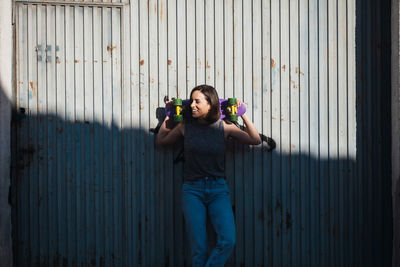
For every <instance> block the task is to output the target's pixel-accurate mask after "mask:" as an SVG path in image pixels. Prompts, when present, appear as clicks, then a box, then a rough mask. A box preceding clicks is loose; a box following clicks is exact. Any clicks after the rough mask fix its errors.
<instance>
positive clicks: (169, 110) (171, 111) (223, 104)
mask: <svg viewBox="0 0 400 267" xmlns="http://www.w3.org/2000/svg"><path fill="white" fill-rule="evenodd" d="M219 104H220V106H219V107H220V112H221V115H220V117H219V118H220V119H221V120H222V119H224V118H225V117H226V116H228V115H229V114H228V111H227V109H226V108H227V107H228V106H229V103H228V99H224V98H220V99H219ZM182 107H183V110H184V111H183V117H184V119H185V118H191V117H192V112H191V110H190V107H189V100H187V99H186V100H183V101H182ZM165 112H166V114H167V116H168V117H170V118H173V117H174V115H175V107H174V106H173V105H166V106H165ZM244 113H246V106H245V105H244V104H243V103H242V105H240V107H238V109H237V115H238V116H242V115H243V114H244Z"/></svg>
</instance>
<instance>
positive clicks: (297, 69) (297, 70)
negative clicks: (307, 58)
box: [295, 67, 304, 75]
mask: <svg viewBox="0 0 400 267" xmlns="http://www.w3.org/2000/svg"><path fill="white" fill-rule="evenodd" d="M295 72H296V73H300V75H304V73H303V72H301V71H300V70H299V67H296V69H295Z"/></svg>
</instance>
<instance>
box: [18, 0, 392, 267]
mask: <svg viewBox="0 0 400 267" xmlns="http://www.w3.org/2000/svg"><path fill="white" fill-rule="evenodd" d="M125 2H126V1H123V3H120V2H116V3H108V2H106V3H101V2H79V3H73V2H64V4H62V2H50V3H47V4H44V3H41V2H35V1H30V2H25V1H19V2H17V3H16V41H15V44H16V65H15V66H16V69H15V72H16V90H15V95H14V107H15V113H14V119H13V123H14V127H13V130H14V133H13V136H14V139H13V157H14V159H13V163H14V165H13V175H12V181H13V188H12V190H13V200H12V201H13V203H14V209H13V227H14V244H15V247H14V252H15V262H16V265H17V266H26V265H61V264H63V265H64V264H65V265H68V266H74V265H82V264H83V265H100V266H112V265H117V266H120V265H127V266H162V265H165V266H183V265H186V266H188V265H189V264H190V250H189V246H188V242H187V238H186V235H185V232H184V231H185V230H184V222H183V217H182V212H181V200H180V190H181V184H182V177H181V175H182V163H180V164H173V159H174V157H175V156H176V154H177V153H178V152H179V150H180V147H181V144H177V145H175V146H170V147H166V148H156V147H155V146H154V136H153V134H152V133H151V132H150V130H149V129H150V128H155V127H156V126H157V124H158V119H157V116H156V110H157V108H158V107H162V106H163V98H164V96H165V95H169V96H170V97H173V96H179V97H182V98H186V97H188V94H189V93H190V91H191V89H192V88H193V87H194V86H195V85H198V84H203V83H207V84H210V85H213V86H215V87H216V89H217V91H218V92H219V94H220V97H230V96H235V97H238V98H239V99H241V100H243V101H244V102H245V103H246V105H247V107H248V114H249V116H250V117H251V118H252V120H253V121H254V123H255V125H256V127H257V128H258V129H259V131H260V132H261V133H263V134H264V135H266V136H272V137H273V138H274V139H275V140H276V142H277V149H276V150H275V151H273V152H267V150H266V146H265V145H260V146H255V147H248V146H242V145H239V144H236V143H230V144H229V145H228V151H227V156H226V172H227V176H228V183H229V187H230V189H231V196H232V204H233V208H234V212H235V220H236V224H237V244H236V247H235V251H234V253H233V255H232V257H231V258H230V260H229V265H230V266H263V265H265V266H267V265H269V266H361V265H362V266H367V265H369V264H370V265H375V264H373V262H372V261H367V260H364V259H365V258H368V255H371V254H369V253H370V252H371V250H369V249H368V250H367V249H366V248H367V247H368V248H370V249H372V248H373V247H374V246H382V245H383V243H384V242H386V236H385V237H383V238H379V237H378V236H377V235H372V236H370V232H371V231H370V230H373V228H371V229H370V228H368V227H369V226H371V227H372V224H368V225H369V226H368V227H360V225H362V224H363V223H364V222H365V219H368V222H370V221H369V220H370V219H372V218H373V216H376V215H377V214H379V210H378V209H374V212H373V213H371V212H368V207H367V206H366V204H365V200H366V199H368V201H369V202H368V203H370V204H371V203H372V202H373V203H377V204H376V205H377V206H376V207H379V205H380V203H383V202H382V198H381V199H374V198H373V196H374V193H375V192H374V189H375V186H376V184H375V183H372V182H369V183H365V181H364V167H365V165H367V166H371V168H372V166H373V162H372V161H368V160H367V159H368V154H367V151H365V148H362V149H356V145H357V146H358V147H359V146H363V145H367V143H365V144H364V143H363V142H361V141H359V140H361V139H362V140H366V139H365V137H363V136H364V135H363V134H364V133H363V132H360V128H356V122H358V119H359V118H360V117H359V116H358V114H359V113H360V112H361V111H358V113H357V112H356V111H357V105H356V103H357V99H356V95H357V93H358V92H359V90H358V88H360V87H359V86H358V85H359V83H358V84H356V81H357V80H356V54H357V53H356V3H355V1H346V0H337V1H335V0H332V1H328V0H319V1H318V0H298V1H289V0H285V1H284V0H281V1H278V0H276V1H275V0H270V1H262V0H253V1H243V0H225V1H215V0H204V1H194V0H188V1H184V0H158V1H154V0H153V1H151V0H149V1H131V2H130V3H125ZM367 5H368V4H367ZM369 8H370V7H369ZM367 65H368V66H370V65H371V62H369V63H367ZM356 85H357V86H356ZM371 89H372V87H371ZM371 91H372V90H371ZM357 96H358V95H357ZM370 100H371V101H370V103H369V105H368V106H367V107H366V109H367V110H369V109H368V107H372V106H373V103H372V98H370ZM362 112H365V111H362ZM363 120H367V119H364V118H363ZM389 121H390V120H389ZM356 129H357V131H358V132H357V133H356ZM363 129H364V128H363ZM368 129H370V130H371V131H373V129H374V128H368ZM362 131H364V130H362ZM357 134H358V135H357ZM360 151H361V152H360ZM360 153H363V154H362V155H361V154H360ZM360 157H362V158H363V159H365V160H363V161H362V162H364V163H363V164H364V165H362V167H360V166H361V165H360V164H361V163H359V162H360V161H359V159H360ZM368 177H370V178H371V179H370V180H369V181H372V178H373V177H374V176H373V175H370V176H368ZM388 178H389V179H390V176H389V177H388ZM387 193H388V194H390V188H389V191H388V192H387ZM380 196H382V195H380ZM375 201H376V202H375ZM380 223H381V226H382V227H383V226H384V224H383V223H382V222H380ZM209 236H210V238H211V240H210V243H212V242H213V241H215V236H214V235H213V233H212V232H211V231H210V234H209ZM366 244H367V245H366ZM373 255H374V258H375V259H376V260H377V261H376V262H382V260H384V256H385V255H386V254H385V253H384V251H383V250H382V251H380V250H379V251H378V252H376V253H375V254H373ZM374 263H375V262H374Z"/></svg>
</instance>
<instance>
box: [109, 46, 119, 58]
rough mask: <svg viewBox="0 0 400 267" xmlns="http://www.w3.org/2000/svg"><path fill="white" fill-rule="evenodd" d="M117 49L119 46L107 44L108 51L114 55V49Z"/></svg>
mask: <svg viewBox="0 0 400 267" xmlns="http://www.w3.org/2000/svg"><path fill="white" fill-rule="evenodd" d="M114 49H117V46H115V45H114V46H113V45H107V52H109V53H110V54H111V56H112V53H113V50H114Z"/></svg>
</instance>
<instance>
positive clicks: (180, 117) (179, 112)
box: [172, 98, 183, 122]
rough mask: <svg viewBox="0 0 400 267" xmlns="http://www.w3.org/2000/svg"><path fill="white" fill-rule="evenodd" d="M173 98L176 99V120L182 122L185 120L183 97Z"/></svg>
mask: <svg viewBox="0 0 400 267" xmlns="http://www.w3.org/2000/svg"><path fill="white" fill-rule="evenodd" d="M172 100H173V101H174V107H175V114H174V121H175V122H182V121H183V115H182V113H183V107H182V99H181V98H173V99H172Z"/></svg>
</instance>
